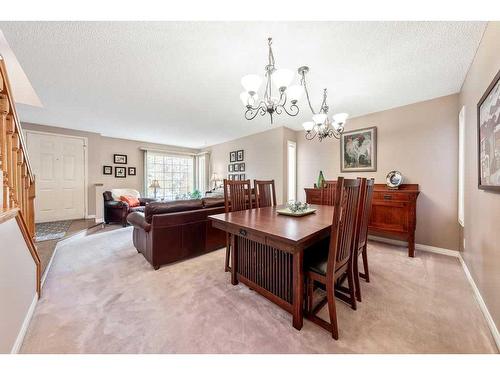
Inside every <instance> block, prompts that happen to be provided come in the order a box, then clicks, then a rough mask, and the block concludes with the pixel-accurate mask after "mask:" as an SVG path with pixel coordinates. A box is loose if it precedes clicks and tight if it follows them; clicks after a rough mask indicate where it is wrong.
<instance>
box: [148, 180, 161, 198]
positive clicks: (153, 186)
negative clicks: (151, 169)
mask: <svg viewBox="0 0 500 375" xmlns="http://www.w3.org/2000/svg"><path fill="white" fill-rule="evenodd" d="M149 188H150V189H153V191H154V195H155V198H156V191H157V190H158V189H159V188H160V183H159V182H158V180H153V181H152V182H151V185H149Z"/></svg>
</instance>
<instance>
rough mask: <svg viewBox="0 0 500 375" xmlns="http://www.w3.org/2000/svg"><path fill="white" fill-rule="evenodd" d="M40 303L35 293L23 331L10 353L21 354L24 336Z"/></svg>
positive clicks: (25, 318) (22, 327)
mask: <svg viewBox="0 0 500 375" xmlns="http://www.w3.org/2000/svg"><path fill="white" fill-rule="evenodd" d="M37 302H38V294H36V293H35V296H34V297H33V301H32V302H31V305H30V307H29V309H28V312H27V313H26V316H25V317H24V321H23V324H22V325H21V329H20V330H19V333H18V335H17V338H16V341H15V342H14V345H13V346H12V350H11V351H10V354H17V353H19V350H20V349H21V345H22V344H23V341H24V336H25V335H26V331H27V330H28V326H29V325H30V322H31V318H32V317H33V313H34V312H35V307H36V304H37Z"/></svg>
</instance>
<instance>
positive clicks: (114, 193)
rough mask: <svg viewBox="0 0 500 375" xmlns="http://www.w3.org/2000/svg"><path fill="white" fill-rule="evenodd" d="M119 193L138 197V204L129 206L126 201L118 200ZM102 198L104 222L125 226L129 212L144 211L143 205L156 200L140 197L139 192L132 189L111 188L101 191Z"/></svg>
mask: <svg viewBox="0 0 500 375" xmlns="http://www.w3.org/2000/svg"><path fill="white" fill-rule="evenodd" d="M121 195H129V196H132V197H134V198H138V199H139V206H137V207H130V206H129V205H128V204H127V203H126V202H123V201H121V200H120V196H121ZM102 196H103V198H104V222H105V223H106V224H109V223H120V224H121V225H123V226H124V227H125V226H127V215H128V214H129V213H131V212H144V207H145V206H146V205H147V204H148V203H151V202H156V201H157V199H154V198H141V196H140V194H139V192H138V191H137V190H133V189H112V190H110V191H105V192H104V193H102Z"/></svg>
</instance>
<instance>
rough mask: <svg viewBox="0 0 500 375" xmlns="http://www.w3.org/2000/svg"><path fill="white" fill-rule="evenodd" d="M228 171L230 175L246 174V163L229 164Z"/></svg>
mask: <svg viewBox="0 0 500 375" xmlns="http://www.w3.org/2000/svg"><path fill="white" fill-rule="evenodd" d="M227 171H228V172H229V173H233V172H245V163H234V164H228V166H227Z"/></svg>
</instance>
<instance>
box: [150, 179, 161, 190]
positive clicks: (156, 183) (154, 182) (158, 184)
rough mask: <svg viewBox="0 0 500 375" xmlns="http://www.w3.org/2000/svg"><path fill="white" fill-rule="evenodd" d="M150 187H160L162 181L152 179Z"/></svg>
mask: <svg viewBox="0 0 500 375" xmlns="http://www.w3.org/2000/svg"><path fill="white" fill-rule="evenodd" d="M149 188H150V189H159V188H160V183H159V182H158V180H153V181H151V185H149Z"/></svg>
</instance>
